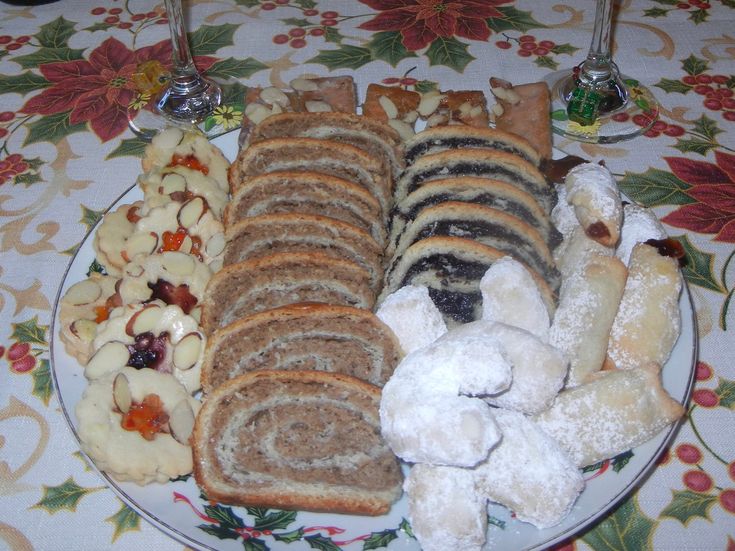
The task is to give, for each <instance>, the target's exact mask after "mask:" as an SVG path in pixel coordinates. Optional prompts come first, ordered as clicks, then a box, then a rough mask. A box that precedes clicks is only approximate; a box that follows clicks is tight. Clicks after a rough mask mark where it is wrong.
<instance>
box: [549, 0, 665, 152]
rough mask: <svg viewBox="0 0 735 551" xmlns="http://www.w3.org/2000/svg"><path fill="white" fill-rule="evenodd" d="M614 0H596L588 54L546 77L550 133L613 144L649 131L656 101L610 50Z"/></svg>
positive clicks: (655, 115)
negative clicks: (623, 69) (624, 72)
mask: <svg viewBox="0 0 735 551" xmlns="http://www.w3.org/2000/svg"><path fill="white" fill-rule="evenodd" d="M612 16H613V0H597V8H596V11H595V26H594V29H593V31H592V42H591V44H590V50H589V53H588V54H587V58H586V59H585V60H584V61H583V62H582V63H581V64H579V65H578V66H576V67H574V68H573V69H571V70H569V69H567V70H564V71H557V72H555V73H552V74H551V75H549V76H548V77H547V78H546V79H545V80H546V82H547V83H548V84H549V88H550V90H551V110H552V113H551V118H552V126H553V128H554V132H555V133H557V134H560V135H562V136H565V137H567V138H571V139H574V140H578V141H583V142H591V143H615V142H619V141H623V140H628V139H631V138H634V137H636V136H638V135H640V134H643V133H644V132H645V131H646V130H648V129H649V128H650V127H651V126H652V125H653V123H654V122H656V120H657V119H658V116H659V104H658V102H657V101H656V99H655V97H654V95H653V94H652V93H651V91H650V90H649V89H648V88H646V87H645V86H643V85H642V84H641V83H640V82H639V81H638V80H636V79H634V78H631V77H629V76H625V75H621V74H620V71H619V70H618V67H617V65H616V64H615V63H614V62H613V60H612V54H611V52H610V43H611V29H612Z"/></svg>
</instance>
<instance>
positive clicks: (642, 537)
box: [582, 496, 657, 551]
mask: <svg viewBox="0 0 735 551" xmlns="http://www.w3.org/2000/svg"><path fill="white" fill-rule="evenodd" d="M656 524H657V522H656V521H654V520H651V519H650V518H648V517H647V516H646V515H645V514H643V512H642V511H641V509H640V507H639V506H638V499H637V497H636V496H633V497H632V498H630V499H628V500H627V501H625V502H623V504H622V505H620V506H619V507H618V508H617V509H616V510H615V511H614V512H613V513H612V514H611V515H608V516H607V517H606V518H605V520H603V521H602V522H601V523H600V524H598V525H597V527H595V528H594V529H593V530H590V531H589V532H587V533H586V534H585V535H584V536H582V540H583V541H584V542H585V543H586V544H588V545H589V546H590V547H592V548H593V549H594V550H595V551H628V550H630V551H633V550H638V549H651V547H652V543H651V536H652V535H653V531H654V529H655V528H656Z"/></svg>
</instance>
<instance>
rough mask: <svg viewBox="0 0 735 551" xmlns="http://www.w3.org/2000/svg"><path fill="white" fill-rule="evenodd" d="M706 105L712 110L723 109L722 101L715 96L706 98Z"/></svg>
mask: <svg viewBox="0 0 735 551" xmlns="http://www.w3.org/2000/svg"><path fill="white" fill-rule="evenodd" d="M704 106H705V107H706V108H707V109H711V110H712V111H719V110H720V109H722V102H721V101H720V100H718V99H715V98H708V99H706V100H704Z"/></svg>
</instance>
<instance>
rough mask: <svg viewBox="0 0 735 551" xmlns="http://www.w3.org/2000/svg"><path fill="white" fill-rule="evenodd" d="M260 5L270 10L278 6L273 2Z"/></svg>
mask: <svg viewBox="0 0 735 551" xmlns="http://www.w3.org/2000/svg"><path fill="white" fill-rule="evenodd" d="M260 7H261V9H264V10H268V11H270V10H275V9H276V8H277V7H278V6H276V5H275V4H274V3H273V2H263V4H261V6H260Z"/></svg>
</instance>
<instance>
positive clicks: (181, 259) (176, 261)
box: [161, 252, 196, 277]
mask: <svg viewBox="0 0 735 551" xmlns="http://www.w3.org/2000/svg"><path fill="white" fill-rule="evenodd" d="M161 264H162V265H163V269H164V270H166V271H167V272H169V273H170V274H172V275H175V276H180V277H184V276H190V275H191V274H193V273H194V270H196V260H195V259H194V257H192V256H191V255H188V254H186V253H183V252H168V253H166V254H165V255H164V257H163V260H162V261H161Z"/></svg>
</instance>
